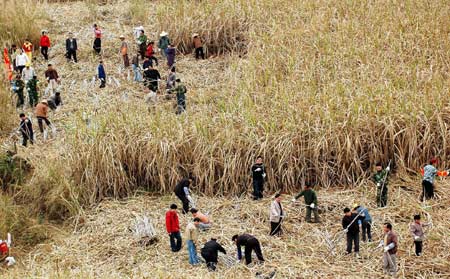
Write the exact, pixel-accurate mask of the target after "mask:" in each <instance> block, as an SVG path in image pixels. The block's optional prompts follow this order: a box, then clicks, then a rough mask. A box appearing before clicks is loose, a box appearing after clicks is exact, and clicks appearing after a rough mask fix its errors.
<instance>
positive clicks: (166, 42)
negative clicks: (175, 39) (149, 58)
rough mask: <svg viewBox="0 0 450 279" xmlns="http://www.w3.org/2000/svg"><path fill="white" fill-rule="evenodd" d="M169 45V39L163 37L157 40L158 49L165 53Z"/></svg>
mask: <svg viewBox="0 0 450 279" xmlns="http://www.w3.org/2000/svg"><path fill="white" fill-rule="evenodd" d="M169 44H170V40H169V37H167V36H164V37H161V38H159V42H158V47H159V48H160V49H163V50H164V51H165V50H166V48H167V47H168V46H169Z"/></svg>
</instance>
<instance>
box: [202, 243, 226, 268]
mask: <svg viewBox="0 0 450 279" xmlns="http://www.w3.org/2000/svg"><path fill="white" fill-rule="evenodd" d="M219 252H222V253H223V254H225V255H226V254H227V251H225V248H223V247H222V245H220V244H219V243H217V239H215V238H211V240H210V241H208V242H206V243H205V245H203V248H202V249H201V252H200V253H201V255H202V257H203V259H205V262H206V266H207V267H208V270H209V271H216V266H217V262H218V257H219Z"/></svg>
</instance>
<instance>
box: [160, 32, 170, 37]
mask: <svg viewBox="0 0 450 279" xmlns="http://www.w3.org/2000/svg"><path fill="white" fill-rule="evenodd" d="M167 35H169V33H167V32H166V31H162V32H161V34H159V36H160V37H164V36H167Z"/></svg>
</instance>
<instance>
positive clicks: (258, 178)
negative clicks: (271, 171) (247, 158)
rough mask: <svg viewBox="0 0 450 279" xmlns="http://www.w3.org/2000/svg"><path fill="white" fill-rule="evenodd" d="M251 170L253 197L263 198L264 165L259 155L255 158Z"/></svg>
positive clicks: (255, 198) (256, 198)
mask: <svg viewBox="0 0 450 279" xmlns="http://www.w3.org/2000/svg"><path fill="white" fill-rule="evenodd" d="M251 170H252V176H253V199H254V200H259V199H262V198H263V191H264V180H265V178H266V167H265V166H264V164H263V159H262V157H261V156H258V158H256V162H255V164H254V165H253V166H252V169H251Z"/></svg>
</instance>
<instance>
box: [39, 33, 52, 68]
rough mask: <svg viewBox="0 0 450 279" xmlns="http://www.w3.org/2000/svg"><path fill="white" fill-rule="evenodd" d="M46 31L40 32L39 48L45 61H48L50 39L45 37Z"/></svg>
mask: <svg viewBox="0 0 450 279" xmlns="http://www.w3.org/2000/svg"><path fill="white" fill-rule="evenodd" d="M47 34H48V33H47V31H42V36H41V40H40V42H39V46H40V47H41V54H42V56H44V59H45V61H47V60H48V48H49V47H50V38H49V37H48V35H47Z"/></svg>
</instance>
